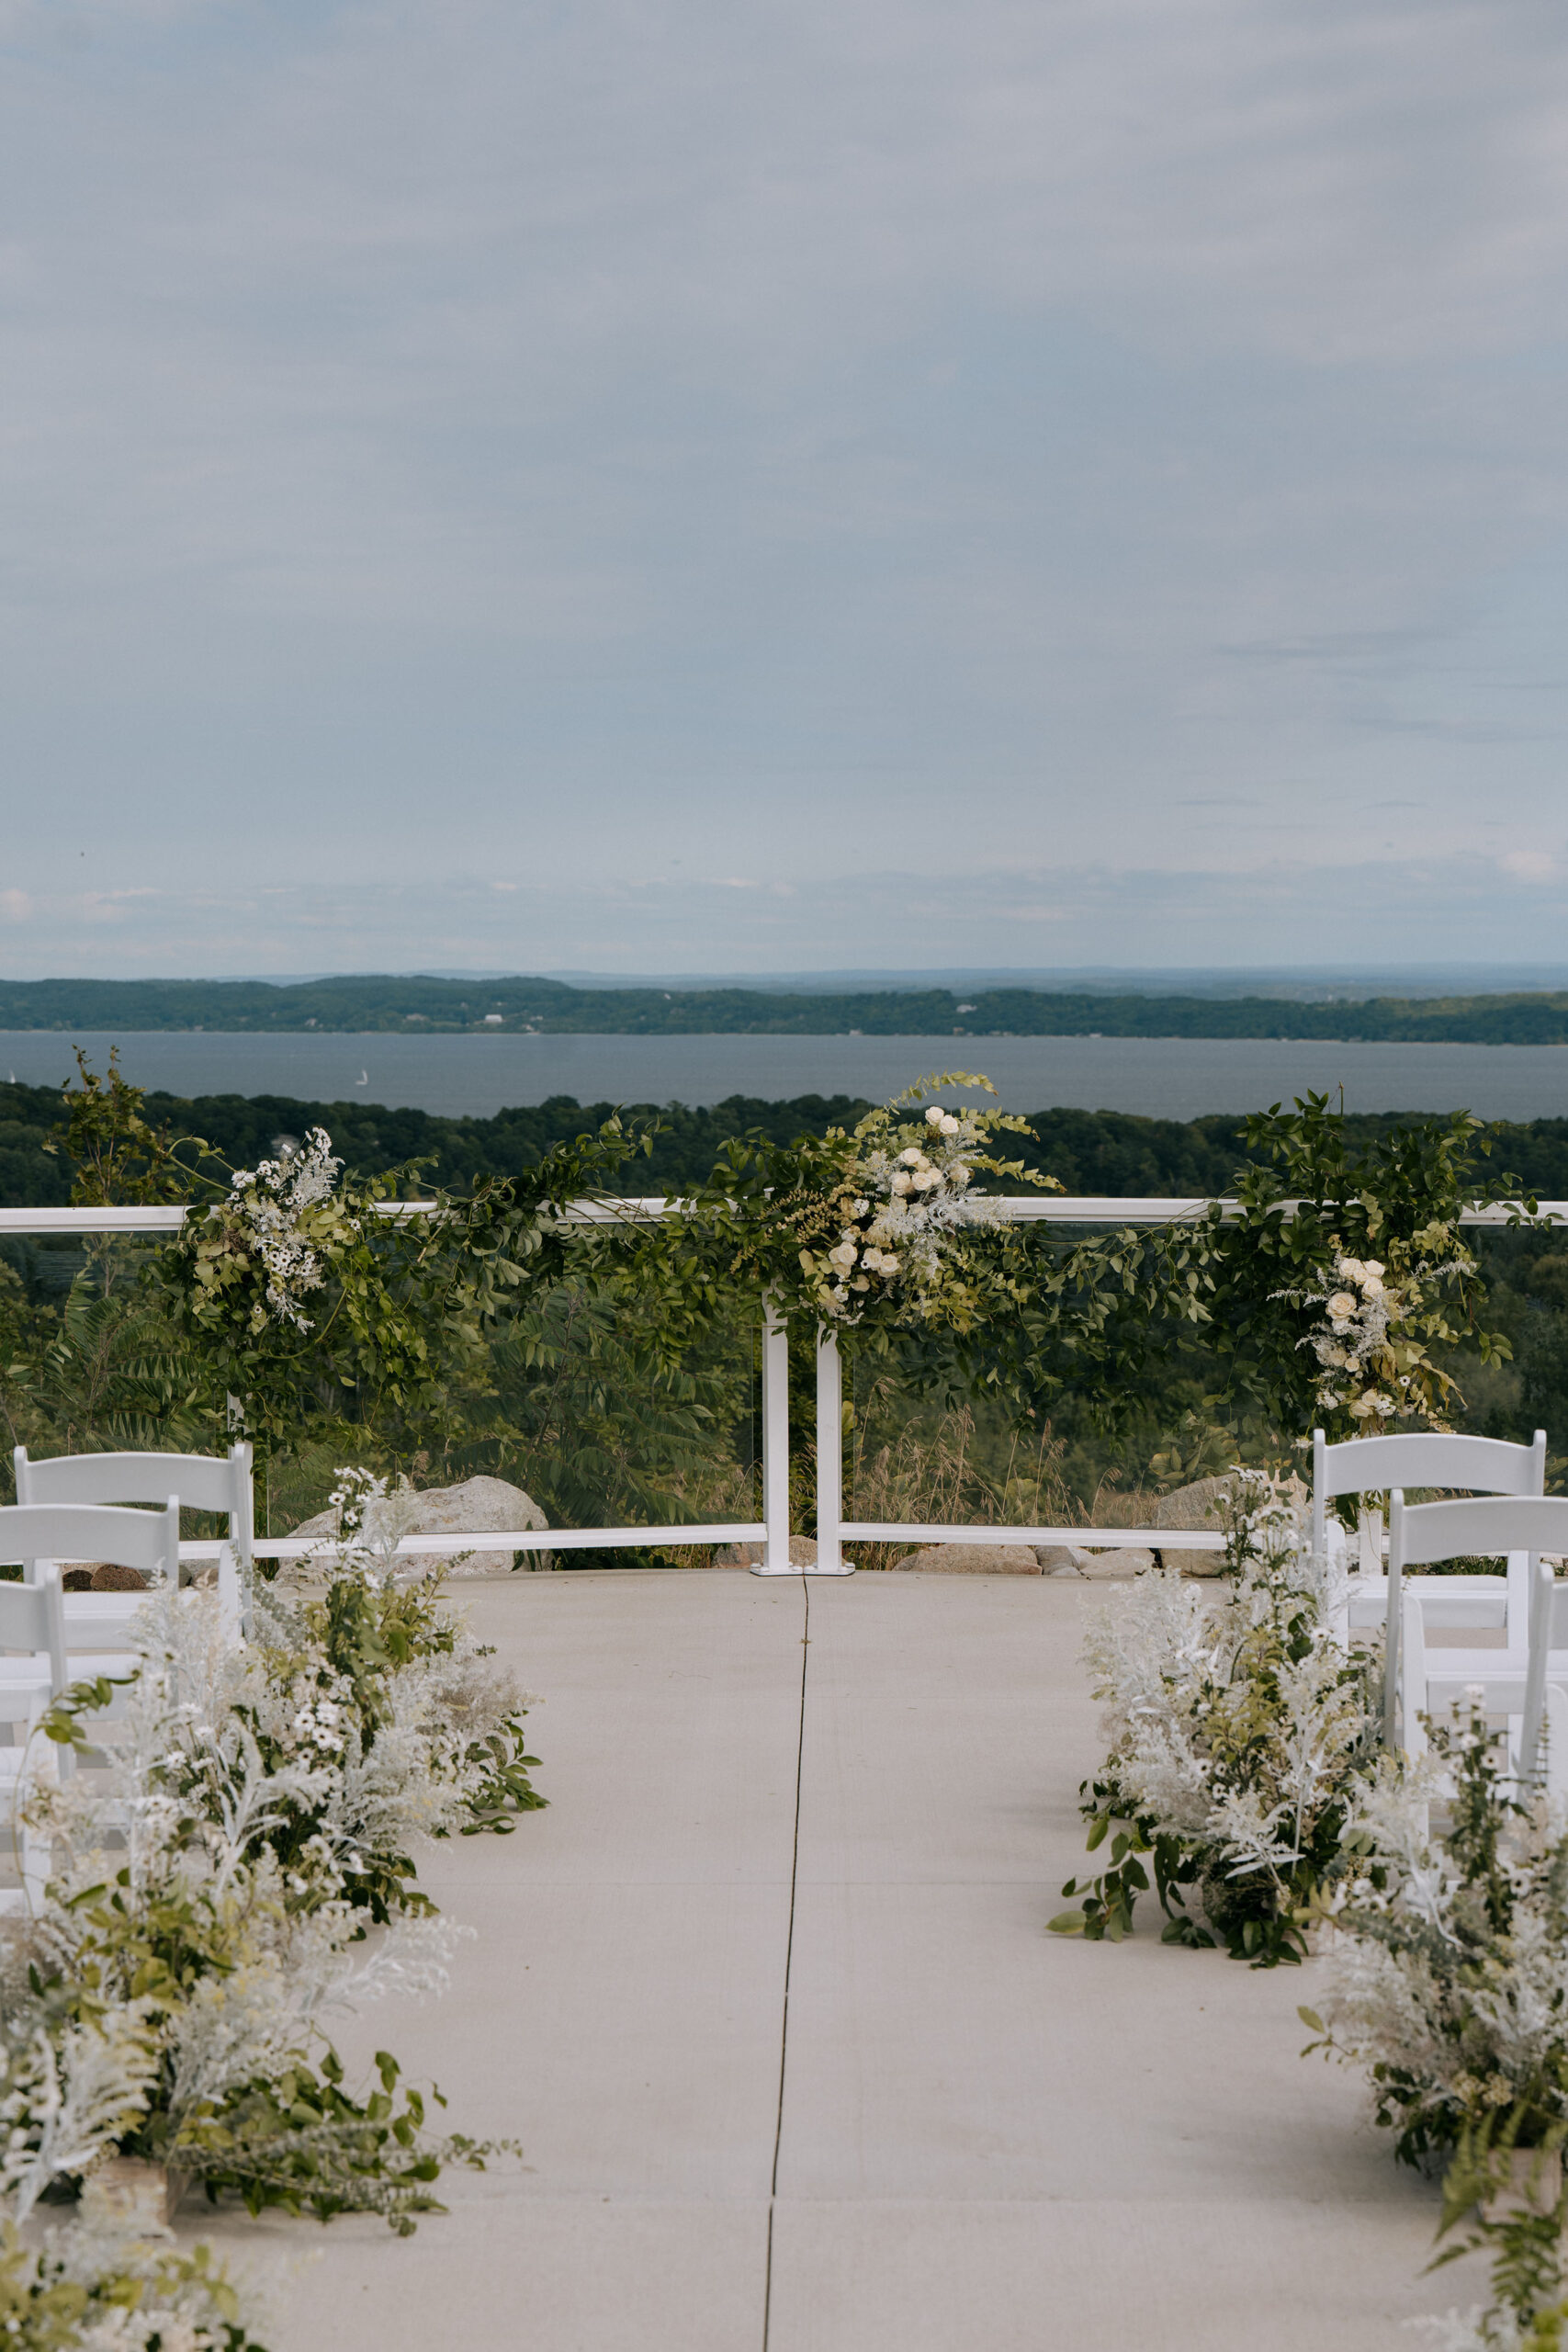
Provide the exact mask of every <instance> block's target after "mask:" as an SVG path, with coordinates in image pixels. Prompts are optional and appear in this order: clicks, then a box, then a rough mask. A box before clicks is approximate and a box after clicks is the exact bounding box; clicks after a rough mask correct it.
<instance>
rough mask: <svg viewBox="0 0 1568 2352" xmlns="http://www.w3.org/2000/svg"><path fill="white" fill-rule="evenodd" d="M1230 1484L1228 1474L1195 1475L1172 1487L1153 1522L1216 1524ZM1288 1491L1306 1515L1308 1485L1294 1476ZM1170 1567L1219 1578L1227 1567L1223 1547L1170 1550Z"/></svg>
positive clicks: (1190, 1574)
mask: <svg viewBox="0 0 1568 2352" xmlns="http://www.w3.org/2000/svg"><path fill="white" fill-rule="evenodd" d="M1229 1485H1230V1478H1229V1476H1225V1477H1223V1478H1194V1479H1193V1481H1192V1483H1191V1485H1190V1486H1188V1487H1172V1488H1171V1490H1170V1492H1169V1494H1168V1495H1162V1496H1161V1497H1160V1498H1159V1500H1158V1502H1157V1503H1156V1505H1155V1515H1154V1519H1153V1521H1152V1522H1151V1524H1152V1525H1153V1526H1155V1527H1170V1528H1198V1527H1213V1528H1215V1529H1216V1530H1217V1528H1218V1522H1219V1498H1220V1497H1221V1496H1222V1495H1223V1494H1224V1491H1225V1489H1226V1487H1228V1486H1229ZM1285 1491H1286V1493H1287V1495H1288V1496H1289V1498H1290V1499H1291V1501H1292V1503H1294V1504H1295V1506H1296V1508H1297V1510H1299V1511H1300V1512H1301V1513H1302V1516H1303V1519H1304V1518H1305V1516H1306V1510H1307V1506H1308V1503H1309V1502H1310V1500H1311V1498H1310V1496H1309V1495H1308V1493H1307V1490H1306V1488H1305V1487H1303V1484H1302V1482H1301V1480H1300V1479H1299V1478H1298V1477H1295V1476H1291V1477H1290V1478H1288V1479H1287V1480H1286V1482H1285ZM1165 1562H1166V1566H1167V1567H1179V1568H1180V1570H1181V1573H1182V1575H1183V1576H1188V1577H1218V1576H1223V1575H1224V1570H1225V1555H1224V1549H1223V1548H1221V1549H1218V1550H1215V1551H1213V1552H1168V1553H1167V1554H1166V1555H1165Z"/></svg>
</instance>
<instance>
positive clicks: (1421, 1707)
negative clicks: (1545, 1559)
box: [1383, 1487, 1568, 1769]
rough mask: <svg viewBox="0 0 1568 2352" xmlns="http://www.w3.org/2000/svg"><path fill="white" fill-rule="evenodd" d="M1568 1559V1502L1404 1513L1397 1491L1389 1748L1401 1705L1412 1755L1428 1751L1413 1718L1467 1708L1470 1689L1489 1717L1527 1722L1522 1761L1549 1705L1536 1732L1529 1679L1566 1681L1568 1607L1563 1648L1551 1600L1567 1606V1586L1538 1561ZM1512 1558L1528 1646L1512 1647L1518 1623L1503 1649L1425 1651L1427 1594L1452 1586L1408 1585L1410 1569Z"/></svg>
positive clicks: (1418, 1580)
mask: <svg viewBox="0 0 1568 2352" xmlns="http://www.w3.org/2000/svg"><path fill="white" fill-rule="evenodd" d="M1565 1551H1568V1498H1564V1497H1562V1496H1561V1495H1550V1496H1543V1495H1529V1496H1525V1495H1519V1496H1500V1495H1499V1496H1484V1497H1477V1498H1474V1499H1472V1500H1469V1501H1462V1502H1442V1503H1414V1504H1408V1505H1407V1504H1406V1502H1405V1500H1404V1495H1403V1494H1402V1493H1401V1492H1400V1491H1399V1489H1398V1488H1397V1487H1395V1488H1394V1489H1393V1492H1392V1494H1391V1495H1390V1497H1389V1552H1388V1589H1389V1598H1388V1643H1387V1660H1386V1665H1385V1668H1384V1679H1383V1730H1384V1736H1385V1737H1386V1738H1387V1739H1388V1740H1389V1741H1390V1743H1391V1744H1392V1742H1393V1737H1394V1734H1395V1729H1396V1725H1397V1724H1398V1720H1399V1715H1400V1712H1401V1707H1402V1705H1403V1716H1404V1746H1405V1747H1406V1748H1407V1750H1409V1751H1410V1752H1411V1753H1413V1754H1415V1753H1418V1752H1419V1750H1420V1748H1421V1747H1422V1746H1423V1745H1424V1738H1423V1735H1422V1734H1421V1731H1420V1727H1419V1724H1418V1723H1417V1720H1416V1718H1417V1715H1418V1714H1419V1713H1421V1712H1422V1711H1425V1712H1426V1713H1428V1714H1434V1713H1439V1712H1442V1711H1444V1710H1446V1709H1447V1708H1448V1706H1449V1705H1450V1703H1451V1702H1453V1701H1454V1700H1456V1699H1457V1700H1460V1701H1461V1702H1462V1700H1463V1697H1464V1693H1465V1692H1466V1691H1467V1690H1470V1689H1472V1688H1477V1687H1478V1688H1479V1691H1480V1696H1481V1704H1482V1706H1483V1711H1484V1712H1485V1713H1487V1714H1489V1715H1508V1716H1510V1717H1516V1716H1517V1717H1518V1718H1520V1720H1521V1722H1522V1723H1523V1724H1524V1734H1523V1736H1521V1740H1520V1755H1521V1758H1522V1757H1523V1754H1524V1750H1525V1747H1526V1746H1527V1745H1529V1744H1531V1743H1533V1741H1534V1740H1535V1739H1536V1738H1538V1737H1539V1733H1540V1722H1541V1712H1542V1706H1543V1703H1544V1702H1542V1701H1540V1700H1539V1699H1538V1701H1537V1702H1536V1707H1535V1715H1534V1730H1533V1731H1532V1730H1531V1729H1530V1725H1529V1706H1528V1704H1527V1688H1528V1684H1529V1677H1530V1675H1531V1673H1532V1672H1536V1673H1537V1674H1538V1679H1539V1682H1540V1688H1541V1689H1542V1690H1544V1688H1545V1685H1546V1682H1547V1680H1548V1679H1552V1680H1556V1679H1562V1680H1563V1681H1565V1682H1568V1608H1565V1609H1564V1611H1563V1612H1562V1642H1561V1643H1559V1642H1558V1641H1557V1640H1556V1634H1557V1631H1558V1624H1557V1617H1556V1614H1555V1613H1554V1612H1555V1611H1556V1610H1557V1601H1556V1600H1555V1599H1554V1598H1553V1595H1554V1594H1556V1595H1560V1596H1562V1597H1563V1598H1564V1600H1568V1584H1563V1585H1561V1586H1558V1585H1557V1584H1556V1581H1555V1579H1554V1578H1553V1577H1552V1575H1551V1569H1550V1568H1546V1569H1545V1571H1544V1580H1542V1578H1541V1577H1539V1576H1538V1573H1537V1571H1538V1569H1539V1568H1540V1558H1539V1555H1540V1554H1541V1553H1542V1552H1552V1553H1561V1552H1565ZM1502 1555H1508V1556H1510V1557H1512V1556H1513V1555H1523V1556H1524V1558H1525V1560H1526V1562H1527V1567H1526V1572H1525V1573H1526V1578H1527V1585H1526V1589H1527V1594H1528V1595H1529V1600H1528V1602H1527V1606H1526V1609H1525V1611H1524V1612H1523V1614H1524V1619H1525V1624H1524V1634H1525V1638H1524V1642H1523V1644H1522V1645H1519V1644H1517V1643H1516V1642H1515V1641H1514V1640H1513V1638H1512V1635H1513V1632H1514V1626H1513V1624H1512V1623H1510V1627H1509V1632H1510V1641H1509V1645H1508V1647H1507V1648H1506V1649H1505V1650H1497V1649H1474V1650H1461V1649H1446V1648H1445V1649H1428V1648H1427V1642H1426V1630H1427V1624H1428V1623H1430V1622H1431V1619H1430V1611H1431V1610H1432V1608H1433V1606H1434V1603H1433V1602H1432V1601H1431V1600H1429V1599H1428V1598H1427V1594H1428V1592H1429V1591H1430V1590H1431V1589H1433V1588H1434V1587H1435V1588H1437V1589H1439V1590H1440V1589H1441V1587H1442V1586H1443V1585H1444V1584H1446V1583H1447V1582H1448V1581H1449V1579H1448V1578H1447V1577H1410V1576H1407V1575H1406V1573H1405V1571H1406V1570H1407V1569H1408V1568H1410V1567H1418V1566H1424V1565H1426V1564H1428V1563H1430V1562H1433V1561H1437V1560H1453V1559H1461V1558H1465V1557H1472V1556H1480V1557H1481V1558H1483V1559H1484V1558H1497V1557H1500V1556H1502ZM1543 1589H1544V1590H1545V1592H1546V1595H1547V1599H1546V1601H1545V1603H1543V1602H1542V1599H1541V1594H1542V1590H1543ZM1559 1648H1561V1649H1562V1653H1563V1654H1562V1672H1561V1676H1559V1673H1558V1667H1557V1661H1556V1659H1555V1657H1553V1655H1552V1653H1553V1652H1554V1651H1555V1650H1557V1649H1559ZM1538 1652H1539V1657H1538ZM1549 1668H1550V1674H1549ZM1532 1753H1533V1749H1532ZM1521 1769H1523V1768H1522V1765H1521ZM1532 1769H1533V1767H1532Z"/></svg>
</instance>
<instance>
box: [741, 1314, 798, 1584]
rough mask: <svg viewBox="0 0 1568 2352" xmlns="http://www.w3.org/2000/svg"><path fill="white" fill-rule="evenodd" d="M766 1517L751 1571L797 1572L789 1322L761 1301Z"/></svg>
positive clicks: (773, 1574)
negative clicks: (757, 1561) (792, 1539)
mask: <svg viewBox="0 0 1568 2352" xmlns="http://www.w3.org/2000/svg"><path fill="white" fill-rule="evenodd" d="M762 1518H763V1521H764V1522H765V1524H766V1526H767V1530H768V1535H767V1541H766V1543H765V1544H764V1545H763V1547H762V1559H761V1566H759V1567H756V1568H754V1569H753V1570H752V1572H751V1573H752V1575H753V1576H760V1577H787V1576H798V1575H799V1573H800V1571H799V1569H798V1568H796V1567H795V1566H794V1564H793V1563H792V1561H791V1559H790V1556H789V1325H788V1323H787V1321H786V1320H785V1318H784V1317H783V1316H782V1315H781V1314H780V1313H779V1312H778V1309H777V1306H776V1305H775V1303H774V1301H773V1299H771V1298H765V1299H764V1300H763V1301H762Z"/></svg>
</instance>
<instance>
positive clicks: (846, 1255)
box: [828, 1241, 855, 1267]
mask: <svg viewBox="0 0 1568 2352" xmlns="http://www.w3.org/2000/svg"><path fill="white" fill-rule="evenodd" d="M854 1261H855V1245H854V1243H853V1242H852V1241H840V1244H839V1246H838V1248H837V1249H836V1250H829V1252H828V1263H829V1265H830V1266H845V1267H848V1266H852V1265H853V1264H854Z"/></svg>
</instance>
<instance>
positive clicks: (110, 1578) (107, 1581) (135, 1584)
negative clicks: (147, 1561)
mask: <svg viewBox="0 0 1568 2352" xmlns="http://www.w3.org/2000/svg"><path fill="white" fill-rule="evenodd" d="M146 1589H147V1579H146V1577H144V1576H143V1575H142V1573H141V1569H140V1568H122V1567H119V1566H117V1565H116V1563H115V1562H114V1561H113V1560H100V1561H99V1562H98V1565H97V1566H96V1568H95V1569H94V1570H93V1580H92V1583H91V1584H90V1585H89V1587H88V1590H89V1591H90V1592H145V1591H146Z"/></svg>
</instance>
